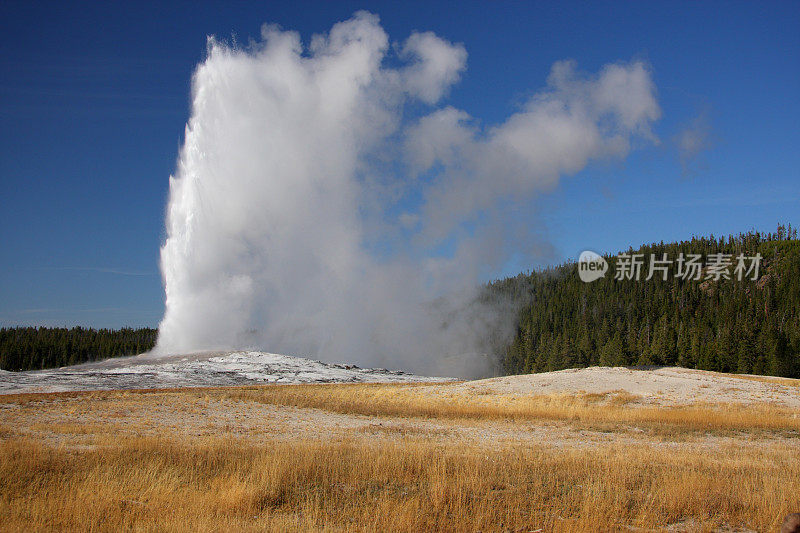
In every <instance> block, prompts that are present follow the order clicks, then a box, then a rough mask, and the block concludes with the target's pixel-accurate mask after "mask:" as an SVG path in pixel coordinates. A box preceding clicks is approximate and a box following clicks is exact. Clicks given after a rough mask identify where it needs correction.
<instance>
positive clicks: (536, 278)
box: [489, 225, 800, 377]
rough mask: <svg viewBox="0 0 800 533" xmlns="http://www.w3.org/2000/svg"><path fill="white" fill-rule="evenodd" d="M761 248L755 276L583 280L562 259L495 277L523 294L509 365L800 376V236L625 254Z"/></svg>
mask: <svg viewBox="0 0 800 533" xmlns="http://www.w3.org/2000/svg"><path fill="white" fill-rule="evenodd" d="M634 253H636V254H644V257H645V258H650V254H655V257H657V258H661V257H663V256H662V254H664V253H666V254H668V257H669V258H672V259H675V258H677V257H678V256H679V254H681V253H683V254H684V255H688V254H702V255H703V257H704V258H706V257H708V256H709V255H710V254H718V253H722V254H730V255H731V258H734V261H735V257H736V256H737V255H738V254H744V255H746V256H755V255H756V254H760V255H761V257H762V259H761V263H760V272H759V276H758V279H757V280H752V279H742V280H738V279H736V277H735V276H731V279H725V278H724V277H722V278H720V279H714V276H711V279H706V278H707V277H709V276H706V274H707V272H706V271H704V273H703V276H702V277H701V279H700V280H694V279H682V278H679V277H675V276H669V277H668V278H667V279H666V280H663V279H662V277H661V276H658V275H657V276H653V278H652V279H650V280H647V281H645V280H644V278H645V275H644V274H645V273H646V272H644V271H643V275H642V278H641V279H640V280H639V281H636V280H632V279H614V272H615V271H616V270H617V261H618V257H619V256H610V255H609V256H605V260H606V261H607V262H608V264H609V270H608V272H607V273H606V276H605V277H603V278H600V279H598V280H596V281H594V282H591V283H585V282H583V281H581V280H580V278H579V276H578V265H577V264H576V263H566V264H563V265H559V266H556V267H552V268H548V269H544V270H541V271H537V272H530V273H526V274H520V275H518V276H516V277H514V278H508V279H504V280H499V281H496V282H494V283H492V284H490V286H489V290H490V292H492V293H495V294H501V295H504V296H505V297H508V298H512V299H513V300H514V301H516V302H518V303H519V305H520V307H519V312H518V315H517V317H516V318H517V330H516V335H515V336H514V338H513V341H512V342H511V344H510V345H508V346H506V347H505V348H504V349H503V350H502V352H503V353H502V361H503V366H504V371H505V372H507V373H531V372H547V371H552V370H560V369H564V368H572V367H585V366H591V365H601V366H632V365H679V366H682V367H687V368H699V369H704V370H714V371H720V372H738V373H753V374H765V375H774V376H786V377H800V241H798V239H797V230H796V229H792V227H791V226H790V225H787V226H783V225H781V226H779V227H778V230H777V231H776V232H774V233H759V232H755V231H753V232H749V233H743V234H739V235H735V236H729V237H727V238H715V237H714V236H710V237H695V238H692V239H691V240H688V241H681V242H676V243H666V244H665V243H663V242H661V243H657V244H650V245H646V246H642V247H641V248H639V249H638V250H633V249H630V250H628V252H626V254H627V255H629V256H630V255H632V254H634Z"/></svg>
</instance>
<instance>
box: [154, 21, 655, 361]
mask: <svg viewBox="0 0 800 533" xmlns="http://www.w3.org/2000/svg"><path fill="white" fill-rule="evenodd" d="M262 37H263V40H262V41H261V42H258V43H252V44H251V45H249V46H248V47H246V48H237V47H234V46H230V45H227V44H224V43H221V42H218V41H216V40H214V39H209V43H208V56H207V58H206V60H205V61H204V62H203V63H202V64H201V65H200V66H199V67H198V68H197V71H196V72H195V74H194V79H193V88H192V115H191V118H190V120H189V123H188V124H187V126H186V137H185V143H184V146H183V148H182V150H181V153H180V160H179V163H178V168H177V171H176V174H175V176H173V177H171V178H170V197H169V205H168V209H167V239H166V242H165V243H164V246H163V247H162V250H161V267H162V272H163V276H164V284H165V288H166V311H165V315H164V318H163V320H162V322H161V325H160V328H159V331H160V334H159V341H158V347H157V350H158V351H159V352H161V353H176V352H188V351H198V350H213V349H242V348H259V349H264V350H269V351H271V352H279V353H287V354H293V355H301V356H311V357H316V358H321V359H325V360H339V361H348V362H354V363H358V364H362V365H370V366H388V367H393V368H400V369H403V370H409V371H414V372H417V373H423V372H438V373H444V374H446V375H463V376H469V375H471V376H474V375H479V374H481V373H485V372H486V370H487V360H486V359H485V358H483V357H480V356H478V355H476V354H479V353H480V352H481V351H482V350H483V348H482V342H483V341H484V340H485V339H486V337H487V334H488V333H489V332H490V331H491V332H493V333H494V334H495V335H503V334H510V333H511V329H510V328H511V327H513V324H510V323H509V321H508V320H506V319H505V318H506V316H505V313H504V311H503V310H502V309H497V308H496V306H492V307H491V308H490V307H489V306H486V305H481V304H478V303H475V299H474V296H475V290H476V287H478V286H479V284H480V282H481V280H482V279H485V276H487V275H489V274H491V273H492V272H493V271H494V270H495V269H497V268H498V266H499V265H502V264H503V262H504V261H505V260H506V259H507V252H508V249H509V246H508V244H509V243H510V240H508V239H510V237H511V236H512V235H513V238H514V245H515V251H516V252H517V253H524V252H526V249H525V248H520V246H522V245H524V241H525V239H524V237H521V233H520V228H519V227H512V225H510V223H509V220H507V218H506V217H504V216H502V213H504V212H506V208H507V207H508V206H509V203H510V202H513V203H516V205H524V201H525V199H530V198H531V197H532V196H533V195H535V194H536V193H537V192H538V191H542V190H547V189H549V188H552V187H553V186H554V185H555V184H556V183H557V182H558V179H559V177H560V176H561V175H565V174H572V173H575V172H577V171H579V170H581V169H582V168H583V167H584V166H585V165H586V164H587V162H588V161H589V160H590V159H593V158H608V157H618V158H620V157H624V156H625V155H626V154H627V153H628V151H629V150H630V147H631V142H632V141H633V140H634V138H638V139H642V140H645V141H655V137H654V135H653V134H652V132H651V124H652V122H653V121H654V120H656V119H657V118H658V117H659V114H660V110H659V106H658V103H657V101H656V98H655V88H654V85H653V83H652V80H651V76H650V73H649V71H648V69H647V67H646V65H645V64H643V63H641V62H637V61H634V62H630V63H615V64H610V65H607V66H606V67H604V68H603V69H602V70H601V71H600V72H599V73H598V74H597V75H594V76H586V75H582V74H580V73H578V72H577V70H576V67H575V65H574V64H572V63H571V62H559V63H557V64H555V65H554V66H553V68H552V72H551V74H550V77H549V79H548V84H547V86H546V87H545V88H544V89H543V90H542V91H540V92H538V93H537V94H535V95H534V96H533V97H531V98H530V100H529V101H528V102H527V103H526V104H525V105H524V106H523V107H522V108H521V109H520V110H519V112H517V113H515V114H513V115H512V116H510V117H509V118H508V119H507V120H506V121H505V122H503V123H501V124H498V125H496V126H494V127H492V128H488V129H481V128H480V127H479V125H478V124H476V123H475V122H474V121H473V120H472V119H471V118H470V116H469V115H467V114H466V113H465V112H463V111H459V110H457V109H454V108H452V107H442V108H437V107H436V106H437V104H438V102H440V101H441V100H442V98H444V97H445V96H446V94H447V92H448V90H449V88H450V86H451V85H452V84H454V83H455V82H457V81H458V79H459V77H460V74H461V73H462V71H463V70H464V68H465V65H466V58H467V54H466V51H465V49H464V47H463V46H461V45H458V44H452V43H449V42H447V41H445V40H443V39H441V38H439V37H437V36H436V35H434V34H432V33H414V34H412V35H411V36H410V37H409V38H408V39H407V40H406V41H405V42H404V43H402V45H399V46H397V47H394V46H390V42H389V39H388V37H387V35H386V33H385V32H384V31H383V29H382V28H381V26H380V24H379V21H378V17H376V16H374V15H371V14H369V13H364V12H360V13H357V14H356V15H355V16H354V17H353V18H352V19H350V20H348V21H345V22H341V23H339V24H336V25H335V26H333V28H332V29H331V31H330V32H329V33H328V34H327V35H316V36H314V37H313V38H312V39H311V41H310V44H309V45H308V46H307V47H304V46H303V44H302V43H301V40H300V37H299V35H298V34H297V33H294V32H289V31H282V30H280V29H279V28H277V27H275V26H265V27H264V29H263V31H262ZM390 51H391V54H390ZM515 53H521V51H516V52H515ZM531 53H535V51H531ZM387 55H391V56H392V57H391V61H388V60H387ZM390 62H391V66H389V65H388V63H390ZM410 103H414V105H411V106H409V105H408V104H410ZM404 109H405V112H404ZM421 109H422V111H420V110H421ZM421 114H422V115H424V116H421ZM500 207H503V209H500ZM520 239H521V240H520ZM518 245H519V246H518Z"/></svg>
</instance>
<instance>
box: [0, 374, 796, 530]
mask: <svg viewBox="0 0 800 533" xmlns="http://www.w3.org/2000/svg"><path fill="white" fill-rule="evenodd" d="M0 403H2V404H3V409H2V410H0V531H52V530H57V531H64V530H69V531H71V530H80V531H119V530H129V531H256V530H258V531H264V530H268V531H375V532H377V531H536V530H542V531H618V530H626V528H643V529H644V530H663V528H665V527H667V526H670V525H672V526H674V528H675V529H676V530H679V531H685V530H691V531H713V530H715V529H716V528H724V527H742V528H749V529H754V530H757V531H771V530H776V529H777V527H778V524H779V523H780V520H781V518H782V517H783V516H785V515H786V514H787V513H789V512H792V511H798V510H800V445H798V440H797V439H798V430H800V420H798V417H797V414H798V413H797V411H792V410H789V409H782V408H778V407H774V406H769V405H763V404H759V405H754V406H750V407H745V406H741V405H693V406H688V407H681V408H677V407H674V408H669V407H666V408H665V407H652V406H647V405H642V403H641V398H638V397H636V396H632V395H630V394H628V393H626V392H624V391H613V392H610V393H605V394H586V393H580V394H575V395H565V394H561V395H548V396H530V395H500V394H471V393H469V392H466V391H464V389H463V388H459V387H457V386H452V385H447V384H444V385H435V386H409V385H363V384H360V385H288V386H267V387H240V388H209V389H183V390H171V391H113V392H92V393H67V394H51V395H20V396H5V397H3V398H2V400H1V401H0ZM264 404H266V405H270V406H279V409H282V410H279V411H278V412H279V413H280V414H281V416H280V417H278V418H275V419H274V422H269V421H270V420H273V419H272V418H266V419H263V420H262V421H260V422H259V423H258V424H257V425H255V426H254V425H248V426H247V427H245V426H244V425H243V424H241V423H240V422H237V420H238V417H239V416H240V415H241V413H246V412H256V411H257V410H252V411H248V409H251V408H254V407H256V408H257V409H265V408H266V406H265V405H264ZM223 406H224V408H225V409H227V410H228V411H227V415H226V416H227V418H226V417H225V416H220V417H218V418H213V417H212V416H211V415H212V414H213V409H219V408H221V407H223ZM280 406H287V407H288V408H287V407H280ZM294 408H315V409H321V410H325V411H328V412H329V413H322V414H324V415H325V416H326V417H329V418H330V417H333V418H332V419H331V420H330V422H329V423H330V424H336V421H337V420H344V419H348V417H350V418H349V419H352V418H357V419H358V420H359V421H360V425H353V426H352V427H353V429H352V430H350V431H349V432H348V431H342V432H339V433H331V432H325V431H319V432H314V430H313V429H312V430H306V433H302V432H295V433H292V435H293V439H294V440H292V441H285V440H281V439H280V437H281V434H280V433H281V431H288V430H289V429H290V428H291V424H292V418H291V417H292V416H295V415H296V414H297V413H298V412H297V411H296V409H294ZM269 409H273V408H272V407H270V408H269ZM170 413H173V415H170ZM174 413H177V414H178V416H177V419H175V418H170V416H174ZM305 413H309V412H308V411H306V412H305ZM316 413H320V411H316ZM330 413H340V414H335V415H331V414H330ZM151 415H152V418H151ZM181 415H182V416H183V417H187V416H192V417H194V418H192V420H193V422H192V424H195V426H194V427H195V428H196V430H195V431H194V432H192V431H189V430H187V428H185V427H182V426H181V420H183V421H184V423H185V424H187V425H188V419H187V418H181ZM364 415H366V416H371V417H372V418H371V419H367V420H365V419H363V418H361V417H362V416H364ZM421 418H425V419H432V420H433V421H435V422H437V423H435V424H427V423H423V422H422V421H421V420H420V419H421ZM314 420H317V419H316V418H315V419H314ZM387 422H389V423H387ZM517 422H525V424H524V425H528V426H529V425H532V424H533V425H535V424H538V423H539V422H541V424H539V426H541V427H545V428H551V429H554V428H555V426H558V427H568V428H571V430H570V431H572V434H573V435H578V436H579V435H581V434H583V433H584V431H585V430H586V429H592V428H597V427H598V426H599V427H603V428H608V429H609V430H610V431H612V432H615V433H616V432H620V431H625V428H626V427H630V426H635V427H638V428H644V429H645V430H646V431H643V432H639V433H635V434H633V433H626V435H624V439H622V438H621V439H619V440H618V439H617V436H616V435H615V436H613V437H612V438H611V439H610V441H611V442H612V444H602V442H600V443H598V442H590V441H588V440H587V441H586V442H585V443H581V442H580V441H577V440H570V441H569V442H570V443H575V444H579V446H576V447H568V446H564V445H563V443H564V442H565V441H560V443H559V444H555V445H552V446H550V445H543V444H537V443H535V442H531V440H525V439H522V440H515V441H513V442H509V441H508V440H502V441H498V442H491V441H490V442H486V441H485V440H484V441H482V440H480V439H477V440H471V439H470V438H467V437H464V436H463V435H464V434H463V433H461V432H460V429H463V428H465V427H470V428H473V429H475V428H477V429H476V431H477V432H479V431H480V428H483V427H490V426H492V425H494V426H497V427H501V426H502V427H512V428H515V427H516V426H515V423H517ZM554 422H558V423H559V424H555V423H554ZM169 424H173V425H169ZM237 424H238V425H237ZM270 424H272V425H270ZM519 427H522V425H521V426H519ZM247 428H250V429H247ZM281 428H284V429H281ZM145 430H146V431H147V432H148V433H147V434H149V435H153V434H155V432H160V433H161V434H162V437H160V438H156V437H152V436H150V437H141V436H137V434H142V433H143V432H145ZM720 430H722V431H725V432H727V436H726V437H725V438H722V439H716V440H714V439H706V438H705V434H706V433H708V432H716V431H720ZM685 432H692V433H694V434H695V435H693V436H692V437H691V439H690V440H685V439H683V438H681V435H682V433H685ZM209 433H210V436H209V435H208V434H209ZM473 434H474V432H473ZM222 435H224V436H222ZM332 435H333V437H332ZM654 435H657V436H658V437H659V438H654ZM752 437H758V439H759V440H758V443H754V442H751V441H750V439H751V438H752ZM554 442H556V441H554ZM603 442H607V441H603ZM614 442H616V444H614ZM623 442H624V444H623ZM580 444H583V445H580Z"/></svg>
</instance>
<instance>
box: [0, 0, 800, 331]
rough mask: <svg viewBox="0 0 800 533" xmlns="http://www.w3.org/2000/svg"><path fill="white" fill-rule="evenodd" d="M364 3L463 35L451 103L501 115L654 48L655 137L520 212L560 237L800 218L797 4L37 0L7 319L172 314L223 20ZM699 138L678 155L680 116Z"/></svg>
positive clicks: (13, 143)
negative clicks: (194, 84) (552, 83)
mask: <svg viewBox="0 0 800 533" xmlns="http://www.w3.org/2000/svg"><path fill="white" fill-rule="evenodd" d="M359 9H367V10H369V11H372V12H374V13H377V14H378V15H379V16H380V17H381V21H382V24H383V26H384V28H385V30H386V31H387V33H388V34H389V36H390V38H391V39H393V40H396V41H402V40H403V39H405V38H406V37H407V36H408V35H409V34H410V33H411V32H412V31H413V30H421V31H425V30H431V31H433V32H435V33H436V34H437V35H439V36H440V37H442V38H444V39H447V40H449V41H452V42H460V43H463V44H464V46H465V48H466V50H467V52H468V54H469V57H468V60H467V71H466V73H465V74H464V75H463V77H462V80H461V82H460V83H458V84H457V85H456V86H455V87H454V88H453V90H452V92H451V94H450V97H449V98H448V100H447V103H448V104H450V105H453V106H455V107H457V108H459V109H464V110H465V111H467V112H468V113H470V114H471V115H472V116H474V117H478V118H479V119H480V121H481V123H482V124H483V125H485V126H491V125H492V124H495V123H498V122H500V121H502V120H503V119H504V118H505V117H506V116H508V115H509V114H510V113H512V112H514V111H515V110H516V109H517V107H518V106H519V105H520V103H521V102H523V101H524V100H525V99H526V97H528V96H529V95H530V94H532V93H533V92H535V91H537V90H539V89H541V88H542V87H543V86H544V83H545V79H546V77H547V74H548V72H549V69H550V67H551V65H552V64H553V63H554V62H555V61H558V60H561V59H574V60H576V61H577V62H578V64H579V66H580V68H581V69H583V70H585V71H588V72H596V71H597V70H598V69H599V68H600V67H601V66H602V65H604V64H606V63H609V62H614V61H618V60H625V61H627V60H630V59H634V58H635V59H643V60H645V61H647V62H648V63H649V64H650V66H651V68H652V71H653V78H654V80H655V83H656V86H657V89H658V98H659V103H660V105H661V108H662V111H663V118H662V119H661V120H660V121H659V122H658V123H657V125H656V129H655V131H656V134H657V135H658V137H659V139H660V141H661V142H660V144H659V145H657V146H646V147H642V149H640V150H637V151H635V152H634V153H632V155H631V156H629V157H628V158H627V159H626V160H625V161H623V162H612V163H595V164H592V165H590V166H589V168H587V169H586V170H584V171H583V172H581V173H579V174H577V175H575V176H572V177H569V178H567V179H564V180H562V181H561V185H560V186H559V189H558V190H556V191H554V192H553V193H551V194H547V195H543V196H540V197H539V198H538V199H537V200H536V201H535V202H534V203H533V206H532V207H534V209H531V210H530V211H526V212H523V213H520V214H519V216H520V217H523V219H524V220H525V221H526V223H527V224H529V226H530V228H531V230H532V231H534V232H535V233H537V234H540V235H541V236H542V237H543V239H544V240H545V241H547V242H548V243H550V245H552V249H551V251H550V252H549V253H547V254H545V255H543V256H541V257H540V259H539V260H538V262H537V263H536V264H531V263H530V262H529V261H527V260H525V261H512V262H510V263H509V264H507V265H506V266H505V268H504V269H503V270H502V271H500V272H497V273H495V274H496V275H498V276H500V275H503V274H514V273H516V272H517V271H519V270H528V269H530V268H532V267H535V266H539V265H543V264H549V263H557V262H561V261H563V260H565V259H570V258H572V259H574V258H576V257H577V255H578V254H579V252H580V251H581V250H583V249H586V248H588V249H593V250H596V251H599V252H616V251H618V250H620V249H626V248H627V247H628V246H629V245H633V246H637V245H639V244H642V243H645V242H653V241H660V240H665V241H669V240H676V239H684V238H688V237H691V236H692V235H693V234H696V235H705V234H709V233H713V234H716V235H722V234H727V233H735V232H739V231H746V230H748V229H751V228H755V229H759V230H764V231H770V230H774V228H775V226H776V225H777V224H778V223H779V222H790V223H793V224H795V225H796V224H800V217H798V214H800V186H799V185H800V132H799V131H798V130H799V129H800V126H798V125H800V103H798V95H800V32H798V31H797V28H799V27H800V4H798V3H797V2H761V3H756V2H749V3H741V2H724V3H723V2H663V3H660V2H636V3H633V2H609V3H603V2H596V3H591V4H588V3H584V2H576V3H570V2H558V3H556V2H550V3H491V4H490V3H479V2H474V3H471V2H458V3H430V2H419V3H415V2H403V3H398V2H389V3H385V4H384V3H380V2H373V3H363V2H362V3H354V2H339V3H329V2H321V3H304V4H300V5H298V4H297V3H296V2H285V3H279V2H257V3H255V2H254V3H243V2H242V3H238V2H235V3H231V5H225V4H217V5H214V4H199V5H198V4H196V3H194V2H192V3H169V5H162V3H153V4H148V3H144V2H141V3H126V4H121V3H106V2H103V3H96V4H95V3H80V4H74V5H66V4H65V3H52V4H51V3H32V2H5V3H3V4H2V6H0V72H1V73H2V77H1V78H0V142H2V151H0V239H1V240H2V241H1V242H2V247H1V248H0V249H1V250H2V252H1V253H2V256H0V324H2V325H17V324H20V325H25V324H34V325H37V324H42V325H88V326H95V327H119V326H124V325H131V326H141V325H149V326H155V325H156V324H157V323H158V321H159V320H160V318H161V316H162V313H163V289H162V286H161V278H160V275H159V272H158V250H159V246H160V244H161V242H162V240H163V238H164V229H163V227H164V220H163V218H164V206H165V203H166V196H167V187H168V177H169V175H170V174H171V173H172V172H173V170H174V166H175V160H176V157H177V154H178V149H179V147H180V145H181V142H182V137H183V131H184V125H185V122H186V120H187V119H188V114H189V107H188V105H189V85H190V78H191V74H192V71H193V69H194V66H195V65H196V64H197V63H198V62H199V61H201V60H202V59H203V56H204V53H205V42H206V35H211V34H213V35H217V36H220V37H223V38H227V39H230V38H232V36H235V38H236V39H237V40H238V41H240V42H247V40H248V38H249V37H257V36H258V35H259V32H260V27H261V24H262V23H265V22H275V23H278V24H280V25H281V26H283V27H284V28H287V29H294V30H297V31H299V32H300V33H301V34H302V36H303V38H304V39H307V38H309V37H310V36H311V35H312V34H313V33H320V32H324V31H327V30H328V29H329V28H330V27H331V25H332V24H334V23H335V22H337V21H340V20H344V19H346V18H348V17H349V16H351V15H352V14H353V12H355V11H357V10H359ZM687 129H688V130H689V131H696V132H698V135H699V138H700V140H701V141H702V142H700V143H699V144H700V145H701V147H702V148H703V149H702V150H700V151H699V152H698V153H697V154H695V157H693V158H691V159H690V160H688V161H683V162H682V161H681V158H680V150H679V149H678V144H679V143H678V142H677V140H678V139H679V137H680V135H681V134H682V132H685V131H687Z"/></svg>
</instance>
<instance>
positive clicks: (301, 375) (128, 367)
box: [0, 352, 449, 394]
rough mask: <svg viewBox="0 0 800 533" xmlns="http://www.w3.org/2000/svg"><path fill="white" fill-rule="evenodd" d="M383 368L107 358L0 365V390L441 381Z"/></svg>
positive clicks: (263, 356)
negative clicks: (26, 366)
mask: <svg viewBox="0 0 800 533" xmlns="http://www.w3.org/2000/svg"><path fill="white" fill-rule="evenodd" d="M447 380H449V378H434V377H423V376H416V375H413V374H406V373H404V372H399V371H393V370H386V369H382V368H379V369H364V368H358V367H356V366H352V365H341V364H329V363H321V362H319V361H311V360H308V359H303V358H300V357H291V356H288V355H278V354H271V353H264V352H231V353H205V354H193V355H173V356H168V357H157V358H156V357H153V356H149V355H147V354H143V355H137V356H134V357H120V358H116V359H107V360H105V361H100V362H96V363H86V364H82V365H76V366H68V367H62V368H56V369H51V370H37V371H30V372H6V371H3V370H0V394H14V393H27V392H62V391H76V390H110V389H155V388H172V387H217V386H230V385H258V384H264V383H333V382H336V383H359V382H418V381H447Z"/></svg>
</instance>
